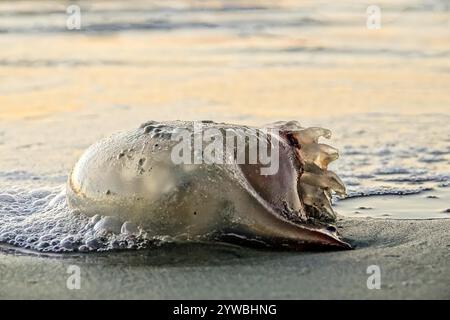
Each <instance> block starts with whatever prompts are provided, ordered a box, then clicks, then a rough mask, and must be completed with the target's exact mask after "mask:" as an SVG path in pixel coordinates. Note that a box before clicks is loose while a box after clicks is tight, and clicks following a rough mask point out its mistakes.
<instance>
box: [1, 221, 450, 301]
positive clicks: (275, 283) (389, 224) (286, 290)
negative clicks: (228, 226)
mask: <svg viewBox="0 0 450 320" xmlns="http://www.w3.org/2000/svg"><path fill="white" fill-rule="evenodd" d="M339 225H340V226H341V227H342V228H341V230H342V233H343V235H344V236H345V237H346V238H347V239H348V240H350V242H351V243H352V244H353V245H355V247H356V248H355V249H354V250H350V251H335V252H276V251H266V250H253V249H244V248H237V247H229V246H212V245H186V246H173V245H167V246H164V247H162V248H159V249H156V250H148V251H142V252H122V253H106V254H88V255H82V256H73V257H70V256H64V255H62V256H61V255H60V256H53V257H37V256H32V255H22V254H13V253H9V254H4V253H2V254H1V260H0V271H1V275H2V277H1V278H0V298H2V299H7V298H17V297H21V298H25V299H55V298H57V299H66V298H77V299H94V298H95V299H140V298H144V299H448V298H450V278H449V275H450V265H449V263H448V261H450V260H449V259H450V221H449V220H443V221H435V220H422V221H404V220H402V221H396V220H391V221H387V220H381V221H380V220H375V219H360V220H345V221H342V222H340V223H339ZM69 265H77V266H79V267H80V270H81V288H80V289H79V290H76V289H75V290H68V289H67V287H66V281H67V278H68V273H67V268H68V266H69ZM370 265H377V266H379V267H380V270H381V289H379V290H378V289H371V290H369V289H368V287H367V280H368V277H369V276H370V275H371V274H367V268H368V267H369V266H370Z"/></svg>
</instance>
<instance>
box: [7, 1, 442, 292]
mask: <svg viewBox="0 0 450 320" xmlns="http://www.w3.org/2000/svg"><path fill="white" fill-rule="evenodd" d="M35 3H36V2H34V1H33V2H26V1H24V2H20V3H16V2H11V1H2V2H1V3H0V15H1V17H2V19H0V30H1V31H2V32H1V33H0V47H1V48H2V50H0V81H1V86H0V229H1V228H2V227H3V228H4V227H5V226H10V225H12V226H15V229H16V230H17V231H18V232H19V233H20V232H24V233H27V235H30V234H29V233H34V232H36V231H34V230H33V228H27V226H28V227H29V226H30V225H27V223H28V224H35V226H36V223H44V225H45V223H46V219H47V218H49V217H53V220H54V218H55V216H52V213H55V214H58V215H60V216H61V217H68V216H69V215H68V214H69V212H66V211H64V210H66V207H65V205H64V197H60V196H61V192H63V186H64V184H65V183H66V181H67V175H68V173H69V172H70V170H71V168H72V166H73V164H74V163H75V162H76V160H77V159H78V158H79V156H80V155H81V154H82V152H83V151H84V150H85V149H86V148H87V147H88V146H89V145H91V144H92V143H94V142H95V141H97V140H98V139H100V138H102V137H105V136H107V135H109V134H111V133H112V132H114V131H117V130H127V129H131V128H136V127H137V126H138V125H139V124H141V123H142V122H145V121H147V120H152V119H155V120H174V119H181V120H189V119H190V120H200V119H211V120H214V121H218V122H219V121H224V122H228V123H237V124H250V125H261V124H264V123H268V122H273V121H276V120H290V119H293V120H298V121H299V122H300V123H301V124H302V125H303V126H321V127H325V128H329V129H331V131H332V132H333V137H332V139H331V141H330V142H326V143H329V144H330V145H333V146H336V147H337V148H338V149H339V150H340V154H341V157H340V159H339V160H337V161H336V162H334V163H333V165H332V168H331V169H332V170H334V171H335V172H337V173H338V174H339V176H340V177H342V180H343V181H344V182H345V184H346V186H347V191H348V196H347V198H345V199H343V198H338V197H335V198H334V199H333V202H334V204H335V208H336V210H337V212H338V213H339V214H340V219H341V220H339V222H338V225H339V231H340V232H341V234H342V235H343V237H344V238H345V239H347V240H348V241H349V242H350V243H352V244H353V245H354V246H355V249H354V250H351V251H339V252H278V251H267V250H255V249H247V248H237V247H231V246H222V245H217V246H212V245H207V244H203V245H183V246H180V245H174V244H164V245H162V246H161V247H157V248H147V249H144V250H138V251H136V250H134V249H133V248H125V249H124V250H121V251H114V250H113V251H109V252H92V253H88V254H80V253H74V252H69V253H67V254H53V253H51V252H47V253H45V252H40V253H37V251H36V250H33V251H28V250H23V249H20V250H19V249H18V247H17V246H11V245H10V244H8V243H7V242H3V243H2V245H1V246H0V247H1V252H0V298H86V299H87V298H280V299H281V298H289V299H300V298H350V299H351V298H357V299H361V298H392V299H396V298H419V299H421V298H441V299H442V298H449V297H450V292H449V289H448V288H450V270H449V264H448V261H449V258H450V257H449V255H450V247H449V245H450V238H449V229H450V219H449V215H450V213H449V209H450V197H449V180H450V179H449V177H450V138H449V137H450V127H449V126H448V123H450V94H449V91H448V89H447V88H448V87H449V86H450V72H449V71H450V41H448V40H449V34H448V21H449V13H448V12H449V11H448V5H447V4H446V3H444V2H442V1H413V2H411V1H404V2H403V1H401V2H396V4H395V5H393V4H390V2H388V1H381V2H380V5H381V8H382V9H383V17H384V19H385V20H383V27H382V29H381V30H379V31H373V30H368V29H367V28H366V27H365V18H366V11H365V10H366V8H367V6H368V5H370V4H372V3H367V4H361V2H358V3H355V2H352V1H343V2H342V3H340V4H333V5H331V4H330V3H327V4H323V3H321V2H316V1H305V2H302V4H298V2H297V1H283V3H281V4H279V3H278V2H275V1H264V2H261V1H258V2H252V1H242V2H241V1H237V2H233V3H234V6H224V4H223V3H222V2H220V1H206V2H205V1H201V2H195V1H194V2H189V3H188V2H185V1H173V2H170V3H168V2H161V3H156V2H152V3H156V4H155V5H154V6H151V5H149V4H148V3H147V4H145V3H144V2H143V1H129V2H127V6H128V7H127V8H123V7H121V5H118V4H117V2H113V1H98V2H95V1H94V2H92V1H90V2H89V4H87V3H88V2H85V3H84V4H85V6H83V5H82V8H83V9H84V10H85V13H86V19H85V20H83V23H84V27H85V28H84V29H82V30H81V31H80V32H70V33H68V32H66V30H65V29H64V26H65V13H64V12H65V9H66V8H65V5H64V3H63V2H55V1H39V4H40V5H39V6H36V5H35ZM143 3H144V7H142V4H143ZM125 9H126V10H125ZM319 9H320V10H319ZM3 17H8V18H4V19H3ZM105 17H106V18H105ZM417 21H421V25H420V30H419V31H418V29H417ZM62 195H64V194H63V193H62ZM58 197H59V198H58ZM55 203H56V204H57V205H58V206H57V207H56V208H54V209H52V210H48V208H49V207H52V206H53V204H55ZM65 213H67V214H65ZM56 217H58V216H56ZM67 219H68V220H69V221H70V218H67ZM67 219H66V220H64V219H62V220H61V224H62V227H64V228H66V229H64V228H63V229H64V230H65V231H67V232H71V231H74V232H76V231H78V230H76V229H77V228H76V226H73V228H74V229H75V230H71V229H70V228H68V227H72V226H71V225H70V224H67V223H65V222H67ZM22 220H23V221H25V223H24V222H23V221H22ZM53 222H54V221H53ZM67 228H68V229H67ZM4 231H5V230H2V232H1V233H2V234H3V233H4ZM38 231H42V229H39V230H38ZM22 235H23V233H22ZM44 236H45V234H44ZM19 238H20V237H19ZM26 239H28V238H26ZM19 240H20V239H19ZM19 240H18V241H19ZM43 242H45V240H43ZM44 249H45V248H44ZM41 251H44V250H41ZM69 265H77V266H79V267H80V268H81V269H80V270H81V277H82V278H81V279H82V282H81V289H80V290H68V289H67V287H66V280H67V277H68V274H67V267H68V266H69ZM370 265H377V266H379V267H380V269H381V289H380V290H369V289H368V288H367V278H368V276H369V275H368V274H367V273H366V271H367V267H368V266H370Z"/></svg>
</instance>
